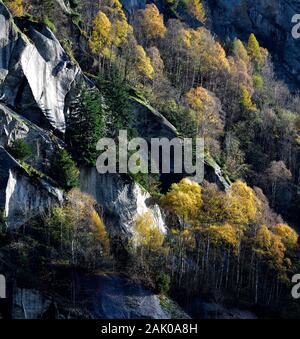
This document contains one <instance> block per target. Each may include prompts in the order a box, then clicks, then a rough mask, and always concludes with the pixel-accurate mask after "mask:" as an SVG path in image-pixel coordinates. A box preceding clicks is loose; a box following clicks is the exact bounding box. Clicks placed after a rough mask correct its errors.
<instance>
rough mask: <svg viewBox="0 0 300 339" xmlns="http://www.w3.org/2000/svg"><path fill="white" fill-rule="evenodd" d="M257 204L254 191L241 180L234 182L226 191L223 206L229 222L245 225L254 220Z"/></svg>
mask: <svg viewBox="0 0 300 339" xmlns="http://www.w3.org/2000/svg"><path fill="white" fill-rule="evenodd" d="M258 206H259V200H258V199H257V197H256V195H255V192H254V191H253V189H252V188H250V187H248V186H247V185H246V184H245V183H243V182H242V181H237V182H235V183H234V184H233V185H232V186H231V188H230V189H229V190H228V191H227V194H226V203H225V208H226V212H227V215H228V221H229V222H230V223H231V224H235V225H240V226H245V225H247V224H248V223H249V222H250V221H253V220H255V218H256V215H257V210H258Z"/></svg>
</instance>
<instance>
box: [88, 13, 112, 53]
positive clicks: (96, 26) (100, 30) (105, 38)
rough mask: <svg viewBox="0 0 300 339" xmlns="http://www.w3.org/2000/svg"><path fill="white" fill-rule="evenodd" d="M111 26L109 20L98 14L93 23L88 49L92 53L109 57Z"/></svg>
mask: <svg viewBox="0 0 300 339" xmlns="http://www.w3.org/2000/svg"><path fill="white" fill-rule="evenodd" d="M111 30H112V24H111V22H110V20H109V18H108V17H107V16H106V14H105V13H103V12H101V11H100V12H98V14H97V15H96V18H95V19H94V22H93V31H92V37H91V40H90V48H91V50H92V52H93V53H95V54H98V53H99V54H101V56H103V57H109V55H110V50H111V46H112V35H111Z"/></svg>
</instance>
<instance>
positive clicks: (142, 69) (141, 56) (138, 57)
mask: <svg viewBox="0 0 300 339" xmlns="http://www.w3.org/2000/svg"><path fill="white" fill-rule="evenodd" d="M134 63H135V65H136V69H137V70H138V73H139V74H141V75H142V76H146V77H147V78H148V79H149V80H151V79H152V77H153V72H154V70H153V67H152V64H151V60H150V58H149V57H148V56H147V54H146V52H145V50H144V48H143V46H141V45H137V46H136V49H135V62H134Z"/></svg>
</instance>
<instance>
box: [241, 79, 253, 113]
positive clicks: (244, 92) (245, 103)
mask: <svg viewBox="0 0 300 339" xmlns="http://www.w3.org/2000/svg"><path fill="white" fill-rule="evenodd" d="M240 104H241V107H242V109H243V110H244V111H245V112H256V111H257V107H256V105H255V103H253V101H252V96H251V93H250V92H249V90H248V89H247V88H246V87H245V86H243V85H242V86H241V99H240Z"/></svg>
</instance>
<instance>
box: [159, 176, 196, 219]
mask: <svg viewBox="0 0 300 339" xmlns="http://www.w3.org/2000/svg"><path fill="white" fill-rule="evenodd" d="M201 193H202V189H201V187H200V185H199V184H197V183H195V182H192V181H190V180H189V179H183V180H182V181H181V182H180V183H178V184H173V185H172V187H171V190H170V191H169V192H168V193H167V194H166V195H165V196H164V197H163V198H162V200H161V203H162V205H163V206H164V207H166V208H167V209H168V210H170V211H171V212H173V213H175V214H177V215H178V216H179V217H180V218H182V220H183V222H184V223H191V222H193V220H195V218H196V216H197V214H198V212H199V209H200V208H201V206H202V196H201Z"/></svg>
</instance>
